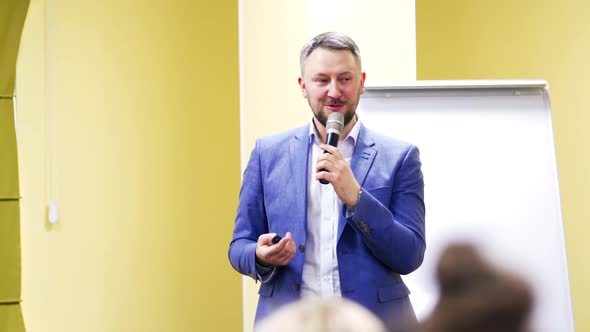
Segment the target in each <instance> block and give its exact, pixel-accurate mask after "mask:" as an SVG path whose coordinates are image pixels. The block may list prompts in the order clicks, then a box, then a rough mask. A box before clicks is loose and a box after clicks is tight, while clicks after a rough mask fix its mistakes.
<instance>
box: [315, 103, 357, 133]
mask: <svg viewBox="0 0 590 332" xmlns="http://www.w3.org/2000/svg"><path fill="white" fill-rule="evenodd" d="M308 102H309V101H308ZM338 103H340V104H344V105H345V110H344V112H342V116H343V118H344V127H346V126H347V125H348V124H349V123H350V121H352V119H353V118H354V116H355V114H356V105H349V104H348V103H342V102H338ZM348 106H352V107H348ZM309 107H311V109H312V110H313V116H314V117H315V118H316V120H318V122H319V123H321V124H322V126H324V127H326V124H327V123H328V115H327V114H326V113H325V112H323V111H322V109H319V110H315V109H314V108H313V106H312V105H311V103H309Z"/></svg>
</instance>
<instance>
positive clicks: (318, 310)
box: [254, 298, 386, 332]
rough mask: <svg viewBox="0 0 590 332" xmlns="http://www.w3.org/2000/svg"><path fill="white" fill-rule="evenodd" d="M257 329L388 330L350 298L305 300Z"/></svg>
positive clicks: (293, 331)
mask: <svg viewBox="0 0 590 332" xmlns="http://www.w3.org/2000/svg"><path fill="white" fill-rule="evenodd" d="M254 331H255V332H276V331H281V332H302V331H305V332H359V331H363V332H385V331H386V329H385V325H384V324H383V322H381V320H379V319H378V318H377V317H376V316H375V315H373V313H371V312H370V311H369V310H367V309H366V308H364V307H362V306H361V305H360V304H357V303H355V302H352V301H350V300H346V299H340V298H331V299H302V300H299V301H296V302H293V303H290V304H287V305H285V306H283V307H282V308H280V309H278V310H277V311H276V312H274V313H272V314H271V315H270V316H268V317H267V318H266V319H265V320H263V321H262V322H260V324H258V325H257V326H256V328H255V329H254Z"/></svg>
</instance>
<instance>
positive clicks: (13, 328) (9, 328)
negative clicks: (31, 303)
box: [0, 303, 25, 332]
mask: <svg viewBox="0 0 590 332" xmlns="http://www.w3.org/2000/svg"><path fill="white" fill-rule="evenodd" d="M24 330H25V323H24V321H23V315H22V313H21V308H20V304H18V303H14V304H0V331H2V332H17V331H24Z"/></svg>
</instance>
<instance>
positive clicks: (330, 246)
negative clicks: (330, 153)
mask: <svg viewBox="0 0 590 332" xmlns="http://www.w3.org/2000/svg"><path fill="white" fill-rule="evenodd" d="M359 130H360V120H359V119H358V118H357V122H356V123H355V125H354V126H353V128H352V130H351V131H350V133H349V134H348V136H347V137H346V138H345V139H343V140H341V141H340V142H338V150H340V152H341V153H342V155H343V156H344V158H345V159H346V162H348V164H349V165H350V160H351V158H352V153H353V152H354V147H355V144H356V140H357V138H358V134H359ZM309 142H310V145H311V146H310V149H309V154H310V155H309V165H308V170H309V174H308V179H309V183H308V188H307V189H308V190H307V231H306V238H307V239H306V241H305V256H304V261H303V275H302V282H301V296H302V297H311V296H316V297H330V296H336V297H340V296H341V293H340V275H339V272H338V257H337V253H336V244H337V241H338V219H339V217H340V210H341V208H342V202H341V201H340V199H338V196H337V195H336V192H335V191H334V188H333V187H332V184H329V183H328V184H325V185H324V184H321V183H320V182H319V181H318V180H316V178H315V176H316V164H317V160H318V158H319V157H320V154H322V153H323V150H322V149H320V140H319V136H318V134H317V132H316V129H315V126H314V124H313V121H312V122H311V124H310V126H309Z"/></svg>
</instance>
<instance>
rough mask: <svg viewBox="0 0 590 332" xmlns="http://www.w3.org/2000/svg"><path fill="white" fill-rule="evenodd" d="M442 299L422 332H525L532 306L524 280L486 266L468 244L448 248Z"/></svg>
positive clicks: (442, 261)
mask: <svg viewBox="0 0 590 332" xmlns="http://www.w3.org/2000/svg"><path fill="white" fill-rule="evenodd" d="M437 277H438V283H439V287H440V298H439V301H438V303H437V305H436V307H435V308H434V310H433V312H432V313H431V315H430V316H429V317H428V318H427V319H426V320H425V321H424V322H422V323H421V324H420V326H419V327H418V328H417V331H419V332H464V331H465V332H466V331H469V332H523V331H526V330H527V324H528V316H529V312H530V310H531V307H532V304H533V296H532V291H531V288H530V287H529V285H528V284H527V283H526V282H525V281H524V280H523V279H521V278H519V277H517V276H516V275H513V274H511V273H508V272H505V271H502V270H500V269H498V268H496V267H493V266H492V265H490V264H489V263H487V262H486V261H485V260H484V259H483V258H482V257H481V256H480V255H479V253H478V252H477V250H476V249H475V248H474V247H473V246H472V245H468V244H455V245H451V246H449V247H448V248H447V249H446V250H445V251H444V253H443V255H442V256H441V258H440V260H439V263H438V271H437Z"/></svg>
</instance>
